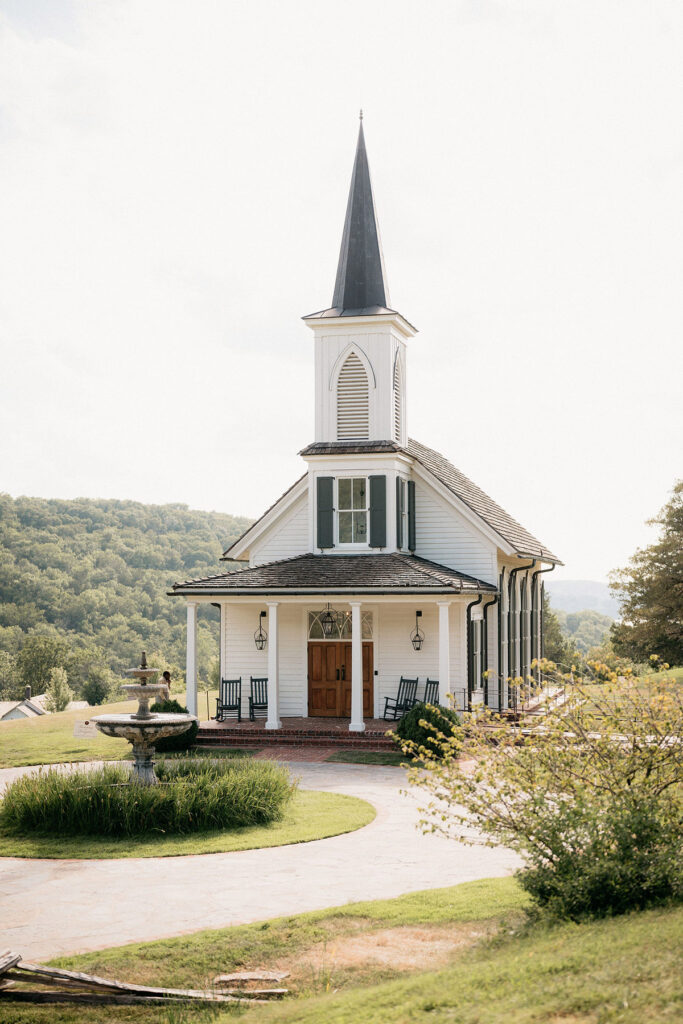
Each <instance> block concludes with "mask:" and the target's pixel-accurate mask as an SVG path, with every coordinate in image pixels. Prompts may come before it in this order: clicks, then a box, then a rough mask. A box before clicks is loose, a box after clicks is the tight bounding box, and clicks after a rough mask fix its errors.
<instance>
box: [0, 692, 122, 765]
mask: <svg viewBox="0 0 683 1024" xmlns="http://www.w3.org/2000/svg"><path fill="white" fill-rule="evenodd" d="M137 706H138V705H137V701H132V700H129V701H121V702H120V703H119V704H106V705H102V706H101V707H96V708H83V709H82V710H81V711H60V712H59V713H58V714H55V715H41V716H40V717H39V718H25V719H23V720H22V719H16V720H12V721H10V722H0V768H16V767H18V766H20V765H27V764H58V763H59V762H61V761H102V760H107V761H117V760H119V759H120V758H123V757H126V756H127V755H128V753H129V752H130V749H131V748H130V743H128V741H127V740H115V739H110V738H109V737H108V736H103V735H102V734H101V733H98V734H97V736H94V737H93V738H92V739H84V740H82V739H76V738H75V737H74V734H73V732H74V723H75V722H84V721H86V719H88V718H89V717H90V716H91V715H102V714H126V713H128V712H131V711H135V710H136V709H137Z"/></svg>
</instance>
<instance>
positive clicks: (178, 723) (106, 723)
mask: <svg viewBox="0 0 683 1024" xmlns="http://www.w3.org/2000/svg"><path fill="white" fill-rule="evenodd" d="M158 671H159V670H158V669H155V668H152V669H150V668H148V667H147V661H146V659H145V653H144V651H143V652H142V661H141V664H140V667H139V668H134V669H131V670H130V671H129V673H128V674H129V675H131V676H134V677H135V678H137V679H139V680H140V682H139V683H128V684H126V685H125V686H122V687H121V689H122V690H125V691H126V693H128V694H129V695H130V696H131V697H137V699H138V710H137V711H136V712H135V714H133V715H95V716H94V717H93V718H92V719H91V721H93V722H94V723H95V726H96V727H97V728H98V729H99V731H100V732H101V733H104V735H105V736H113V737H118V738H121V739H125V740H128V742H129V743H130V744H132V747H133V756H134V758H135V760H134V763H133V771H132V777H133V778H134V779H135V780H136V782H139V783H140V784H142V785H143V786H154V785H156V784H157V782H158V781H159V780H158V779H157V777H156V774H155V771H154V754H155V744H156V742H157V741H158V740H160V739H163V738H164V737H166V736H179V735H181V734H182V733H184V732H187V730H188V729H189V728H190V726H191V725H192V723H193V722H196V721H197V719H196V718H195V716H194V715H188V714H180V715H175V714H170V713H167V714H156V713H155V712H153V711H150V710H149V704H150V701H151V700H154V699H156V698H157V697H159V696H165V695H166V693H167V692H168V689H167V687H166V684H165V683H148V682H147V680H148V679H150V678H151V677H152V676H155V675H157V674H158Z"/></svg>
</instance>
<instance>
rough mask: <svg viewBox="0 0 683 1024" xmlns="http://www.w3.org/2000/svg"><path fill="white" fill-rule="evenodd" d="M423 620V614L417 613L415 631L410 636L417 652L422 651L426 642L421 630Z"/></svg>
mask: <svg viewBox="0 0 683 1024" xmlns="http://www.w3.org/2000/svg"><path fill="white" fill-rule="evenodd" d="M421 618H422V612H415V629H414V630H413V632H412V633H411V634H410V642H411V644H412V645H413V647H414V648H415V650H416V651H421V650H422V644H423V643H424V640H425V635H424V633H423V632H422V630H421V629H420V623H419V619H421Z"/></svg>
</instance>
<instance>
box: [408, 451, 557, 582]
mask: <svg viewBox="0 0 683 1024" xmlns="http://www.w3.org/2000/svg"><path fill="white" fill-rule="evenodd" d="M406 450H407V452H408V454H409V455H412V457H413V458H414V459H415V460H416V461H417V462H419V463H420V465H421V466H424V468H425V469H427V470H428V471H429V472H430V473H431V474H432V475H433V476H435V477H436V479H437V480H438V481H439V482H440V483H442V484H443V486H444V487H446V488H447V489H448V490H449V491H450V492H451V493H452V494H454V495H455V496H456V497H457V498H460V500H461V501H463V502H464V503H465V504H466V505H467V506H468V507H469V508H471V509H472V511H473V512H476V514H477V515H478V516H480V517H481V518H482V519H483V520H484V522H485V523H487V524H488V525H489V526H490V527H491V529H493V530H495V532H496V533H497V534H498V535H499V536H500V537H502V538H503V539H504V540H506V541H507V542H508V544H510V545H512V547H513V548H514V549H515V551H516V552H517V554H518V555H529V556H530V557H531V558H542V559H543V560H544V561H547V562H557V563H558V564H560V565H561V564H562V563H561V562H560V560H559V558H558V557H557V555H554V554H553V553H552V551H550V550H549V549H548V548H547V547H546V546H545V545H544V544H542V543H541V541H540V540H537V539H536V538H535V537H534V536H533V534H531V533H529V531H528V530H525V529H524V527H523V526H521V525H520V524H519V523H518V522H517V520H516V519H513V518H512V516H511V515H509V514H508V513H507V512H506V511H505V509H503V508H501V507H500V505H499V504H498V503H497V502H495V501H494V500H493V498H489V496H488V494H485V493H484V491H482V489H481V488H480V487H477V485H476V484H475V483H473V482H472V481H471V480H470V479H469V477H466V476H465V474H464V473H461V472H460V470H459V469H456V468H455V466H454V465H453V464H452V463H451V462H449V461H448V459H447V458H445V456H443V455H441V454H440V453H439V452H436V451H434V449H433V448H428V447H427V446H426V445H424V444H421V443H420V442H419V441H415V440H413V438H409V439H408V446H407V449H406Z"/></svg>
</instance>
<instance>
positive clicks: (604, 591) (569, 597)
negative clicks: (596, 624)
mask: <svg viewBox="0 0 683 1024" xmlns="http://www.w3.org/2000/svg"><path fill="white" fill-rule="evenodd" d="M546 591H547V593H548V597H549V598H550V604H551V605H552V607H553V608H555V609H557V610H558V611H563V612H582V611H585V610H586V609H588V610H590V611H595V612H600V613H601V615H609V616H610V617H611V618H613V619H617V618H618V617H619V602H618V601H617V600H616V599H615V598H614V597H613V596H612V592H611V590H610V589H609V587H608V585H607V584H606V583H598V582H597V580H552V582H551V581H547V582H546Z"/></svg>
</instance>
